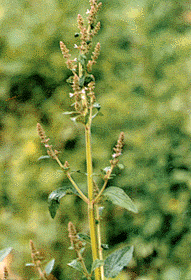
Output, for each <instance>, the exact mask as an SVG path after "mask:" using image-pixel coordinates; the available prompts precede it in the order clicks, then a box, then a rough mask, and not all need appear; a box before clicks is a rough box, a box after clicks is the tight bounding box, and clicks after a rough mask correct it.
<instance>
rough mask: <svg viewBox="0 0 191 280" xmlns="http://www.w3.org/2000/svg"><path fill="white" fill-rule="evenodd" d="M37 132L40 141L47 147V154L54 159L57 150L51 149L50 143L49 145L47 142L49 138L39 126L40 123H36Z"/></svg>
mask: <svg viewBox="0 0 191 280" xmlns="http://www.w3.org/2000/svg"><path fill="white" fill-rule="evenodd" d="M37 132H38V135H39V137H40V139H41V143H43V144H44V146H45V148H46V149H47V154H48V155H49V156H50V157H51V158H53V159H56V157H57V155H58V151H57V150H54V151H53V149H52V145H49V144H48V142H49V140H50V139H49V138H47V137H46V135H45V132H44V130H43V128H42V126H41V124H40V123H37Z"/></svg>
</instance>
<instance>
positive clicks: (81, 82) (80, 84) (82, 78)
mask: <svg viewBox="0 0 191 280" xmlns="http://www.w3.org/2000/svg"><path fill="white" fill-rule="evenodd" d="M84 81H85V76H83V75H82V76H81V77H80V78H79V86H80V87H83V85H84Z"/></svg>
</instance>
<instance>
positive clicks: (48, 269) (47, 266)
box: [44, 259, 55, 275]
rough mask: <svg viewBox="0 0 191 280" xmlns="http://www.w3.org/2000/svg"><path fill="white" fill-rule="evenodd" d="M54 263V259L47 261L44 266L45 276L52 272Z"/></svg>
mask: <svg viewBox="0 0 191 280" xmlns="http://www.w3.org/2000/svg"><path fill="white" fill-rule="evenodd" d="M54 263H55V259H52V260H51V261H49V262H48V263H47V265H46V266H45V269H44V270H45V271H46V274H47V275H49V274H50V273H51V272H52V270H53V268H54Z"/></svg>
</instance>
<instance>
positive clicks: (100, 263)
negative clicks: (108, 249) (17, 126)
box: [2, 0, 137, 280]
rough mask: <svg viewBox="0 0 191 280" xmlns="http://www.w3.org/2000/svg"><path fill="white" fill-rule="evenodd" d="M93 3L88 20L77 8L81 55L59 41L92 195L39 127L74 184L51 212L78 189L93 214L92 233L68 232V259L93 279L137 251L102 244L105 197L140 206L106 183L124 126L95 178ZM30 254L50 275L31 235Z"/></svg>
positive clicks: (60, 192) (60, 193) (52, 201)
mask: <svg viewBox="0 0 191 280" xmlns="http://www.w3.org/2000/svg"><path fill="white" fill-rule="evenodd" d="M89 2H90V9H89V10H87V13H86V14H87V22H85V21H84V19H83V17H82V16H81V15H80V14H78V17H77V22H78V28H79V33H76V34H75V37H79V38H80V43H79V44H78V45H77V44H76V45H75V46H74V48H76V49H78V51H79V55H78V58H75V59H73V60H72V59H71V54H70V51H69V49H68V48H67V46H66V45H65V44H64V43H63V42H60V49H61V51H62V54H63V57H64V59H65V62H66V65H67V68H68V69H70V70H71V72H72V76H71V77H70V78H69V79H68V80H67V82H68V83H70V84H71V87H72V90H73V92H72V93H69V96H70V98H71V99H72V107H73V110H72V111H70V112H65V113H64V114H65V115H69V116H70V117H71V120H72V121H74V122H76V123H81V124H82V125H83V127H84V131H85V144H86V167H87V173H86V177H87V189H88V192H87V195H86V194H85V193H83V191H82V190H81V188H80V186H79V185H78V184H77V183H76V182H75V180H74V179H73V177H72V170H71V169H70V164H69V162H67V161H65V163H62V162H61V161H60V159H59V157H58V151H57V150H55V149H53V147H52V145H51V144H49V141H50V139H49V138H47V137H46V134H45V132H44V130H43V128H42V126H41V124H40V123H38V124H37V131H38V134H39V136H40V138H41V142H42V143H43V144H44V146H45V148H46V149H47V153H48V156H42V157H40V159H43V158H47V157H50V158H52V159H53V160H56V161H57V163H58V165H59V166H60V168H61V170H62V171H63V173H64V174H65V176H67V178H68V180H69V181H70V183H71V186H70V187H69V188H68V187H61V188H59V189H56V190H54V191H53V192H52V193H51V194H50V195H49V198H48V203H49V211H50V215H51V217H52V218H53V219H54V218H55V216H56V213H57V210H58V208H59V205H60V200H61V198H63V197H65V196H66V195H67V194H74V195H77V196H79V197H80V198H81V199H82V200H83V201H84V203H86V204H87V208H88V218H89V232H90V236H88V235H85V234H80V233H77V231H76V228H75V226H74V224H73V223H72V222H69V224H68V232H69V238H70V241H71V249H73V250H75V252H76V255H77V258H76V259H74V260H72V261H71V262H70V263H68V266H70V267H72V268H74V269H76V270H78V271H80V272H81V273H82V274H83V276H84V277H85V278H86V279H88V280H90V279H92V277H94V278H95V280H103V279H105V278H115V277H116V276H117V275H118V274H119V273H120V272H121V271H122V270H123V268H124V267H125V266H126V265H127V264H128V263H129V262H130V260H131V258H132V255H133V246H125V247H123V248H120V249H118V250H116V251H114V252H113V253H111V254H110V255H108V256H107V258H106V259H104V256H103V247H104V246H106V245H103V244H102V242H101V220H100V215H101V213H102V210H103V201H104V200H109V201H111V202H112V203H113V204H115V205H118V206H120V207H123V208H125V209H127V210H129V211H131V212H134V213H137V207H136V206H135V205H134V203H133V202H132V200H131V199H130V198H129V196H128V195H127V194H126V193H125V192H124V191H123V189H121V188H119V187H116V186H110V187H107V184H108V181H109V180H110V179H112V177H113V174H112V172H113V170H114V168H115V167H116V166H119V165H118V164H119V157H120V156H121V154H122V149H123V146H124V133H123V132H121V133H120V135H119V138H118V141H117V144H116V146H115V147H114V148H113V150H114V152H113V154H112V159H111V160H110V165H109V166H108V167H106V168H105V169H104V170H103V171H104V174H103V175H102V177H103V185H101V186H99V185H98V184H97V182H96V180H95V179H94V173H93V166H92V147H91V127H92V122H93V120H94V118H95V117H97V116H99V115H100V109H101V106H100V104H99V103H97V102H96V97H95V92H94V90H95V78H94V75H93V74H92V67H93V65H94V64H96V61H97V59H98V56H99V54H100V48H101V47H100V43H99V42H98V43H97V44H96V46H95V48H94V51H93V52H92V53H91V49H92V45H93V38H94V36H95V35H96V34H97V33H98V31H99V29H100V26H101V25H100V22H97V21H96V18H97V13H98V11H99V9H100V7H101V5H102V3H98V2H97V0H90V1H89ZM87 241H89V243H90V244H91V250H92V266H91V271H88V269H87V267H86V262H85V258H84V256H83V254H84V249H85V246H86V245H87V243H88V242H87ZM30 248H31V256H32V260H33V263H32V264H28V265H29V266H30V265H31V266H35V268H36V269H37V271H38V273H39V275H40V279H48V275H49V273H50V272H51V271H52V269H53V266H54V260H51V261H50V262H49V263H48V264H47V265H46V267H45V268H44V270H43V268H42V267H41V258H40V256H39V253H38V251H37V250H36V249H35V246H34V244H33V242H32V241H30ZM10 250H11V249H10V248H8V249H7V250H6V251H5V250H3V251H2V259H3V258H4V257H5V253H6V252H7V254H8V253H9V252H10Z"/></svg>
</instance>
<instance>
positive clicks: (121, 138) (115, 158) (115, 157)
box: [110, 132, 124, 166]
mask: <svg viewBox="0 0 191 280" xmlns="http://www.w3.org/2000/svg"><path fill="white" fill-rule="evenodd" d="M123 146H124V132H121V133H120V135H119V139H118V141H117V145H116V146H115V147H114V148H113V150H114V152H115V153H114V154H113V155H112V158H113V159H112V160H111V161H110V163H111V165H112V166H115V165H116V164H117V163H118V162H119V159H118V157H119V156H120V155H121V153H122V149H123Z"/></svg>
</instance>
